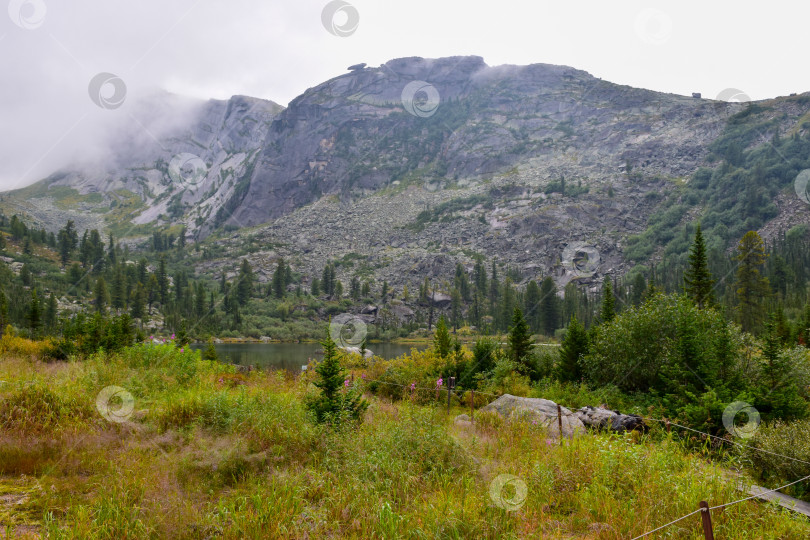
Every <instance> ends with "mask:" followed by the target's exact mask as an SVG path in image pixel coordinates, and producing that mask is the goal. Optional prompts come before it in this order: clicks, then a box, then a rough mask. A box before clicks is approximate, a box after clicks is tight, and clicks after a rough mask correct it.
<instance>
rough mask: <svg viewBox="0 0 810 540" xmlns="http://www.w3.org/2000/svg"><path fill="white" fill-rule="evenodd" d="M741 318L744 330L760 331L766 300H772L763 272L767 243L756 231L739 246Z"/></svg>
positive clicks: (738, 307)
mask: <svg viewBox="0 0 810 540" xmlns="http://www.w3.org/2000/svg"><path fill="white" fill-rule="evenodd" d="M736 259H737V261H738V263H739V265H738V266H737V281H736V283H735V285H734V288H735V291H736V293H737V317H738V321H739V323H740V324H741V325H742V328H743V330H745V331H746V332H752V331H754V330H756V329H757V328H760V327H761V325H762V322H763V320H764V317H765V299H766V298H767V297H768V296H770V292H771V291H770V285H769V284H768V278H766V277H764V276H762V274H761V272H760V270H761V268H762V267H763V265H764V264H765V259H766V255H765V243H764V242H763V241H762V238H761V237H760V236H759V234H757V232H756V231H748V232H747V233H745V235H744V236H743V237H742V239H741V240H740V243H739V244H738V246H737V256H736Z"/></svg>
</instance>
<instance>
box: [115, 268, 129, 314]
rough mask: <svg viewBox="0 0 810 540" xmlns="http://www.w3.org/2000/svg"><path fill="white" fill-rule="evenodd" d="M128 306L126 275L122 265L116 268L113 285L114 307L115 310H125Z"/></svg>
mask: <svg viewBox="0 0 810 540" xmlns="http://www.w3.org/2000/svg"><path fill="white" fill-rule="evenodd" d="M125 304H126V295H125V283H124V274H123V272H122V271H121V265H117V266H116V267H115V273H114V274H113V283H112V306H113V307H114V308H115V309H123V307H124V305H125Z"/></svg>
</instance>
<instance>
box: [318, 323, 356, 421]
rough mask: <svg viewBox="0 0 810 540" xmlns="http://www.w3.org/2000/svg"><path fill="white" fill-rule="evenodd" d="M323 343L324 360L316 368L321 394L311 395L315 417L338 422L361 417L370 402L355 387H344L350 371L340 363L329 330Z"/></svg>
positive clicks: (320, 419)
mask: <svg viewBox="0 0 810 540" xmlns="http://www.w3.org/2000/svg"><path fill="white" fill-rule="evenodd" d="M321 346H323V360H322V361H321V362H319V363H318V366H317V367H316V368H315V372H316V373H317V374H318V376H319V380H317V381H315V382H314V384H315V386H316V387H317V388H319V389H320V391H321V394H320V395H319V396H317V397H315V398H310V399H309V400H308V402H307V408H308V409H309V410H310V411H311V412H312V413H313V414H314V415H315V419H316V420H317V421H318V422H319V423H329V424H333V425H336V424H340V423H342V422H343V421H344V420H348V421H358V420H360V418H361V417H362V415H363V413H364V412H365V410H366V409H367V408H368V402H366V401H365V400H364V399H363V398H362V395H361V394H360V392H358V391H357V390H356V389H355V388H348V389H345V390H344V387H345V386H346V381H347V377H346V373H345V371H344V370H343V366H341V365H340V356H339V353H338V350H337V346H336V345H335V342H334V341H333V340H332V336H331V335H330V333H329V331H328V330H327V332H326V339H325V340H324V341H322V342H321Z"/></svg>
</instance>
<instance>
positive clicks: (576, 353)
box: [557, 315, 588, 382]
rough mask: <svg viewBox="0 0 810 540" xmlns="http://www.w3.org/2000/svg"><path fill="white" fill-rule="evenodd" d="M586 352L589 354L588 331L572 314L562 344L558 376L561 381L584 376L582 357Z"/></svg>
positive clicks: (577, 379)
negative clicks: (581, 364) (581, 363)
mask: <svg viewBox="0 0 810 540" xmlns="http://www.w3.org/2000/svg"><path fill="white" fill-rule="evenodd" d="M586 354H588V332H587V331H586V330H585V327H584V326H582V324H581V323H580V322H579V321H578V320H577V317H576V315H572V316H571V322H570V323H568V328H567V329H566V331H565V337H563V341H562V345H561V346H560V363H559V365H558V366H557V377H558V378H559V379H560V380H561V381H574V382H576V381H579V380H580V379H581V378H582V367H581V366H580V359H581V358H582V357H583V356H585V355H586Z"/></svg>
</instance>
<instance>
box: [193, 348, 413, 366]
mask: <svg viewBox="0 0 810 540" xmlns="http://www.w3.org/2000/svg"><path fill="white" fill-rule="evenodd" d="M205 346H206V345H205V343H196V344H193V345H191V348H192V349H204V348H205ZM214 346H215V347H216V349H217V354H219V358H220V360H222V361H223V362H231V363H233V364H239V365H242V366H248V365H253V366H256V367H258V368H261V369H285V370H287V371H290V372H300V371H301V366H305V365H306V364H307V363H308V362H309V359H310V358H314V359H316V360H320V359H321V358H323V350H322V348H321V345H320V343H217V344H215V345H214ZM368 348H369V350H370V351H372V352H373V353H374V354H375V355H376V356H380V357H382V358H385V359H387V360H388V359H391V358H396V357H398V356H401V355H403V354H408V353H410V352H411V349H412V348H413V349H417V350H423V349H425V348H427V345H425V344H420V345H402V344H398V343H372V344H369V346H368Z"/></svg>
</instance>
